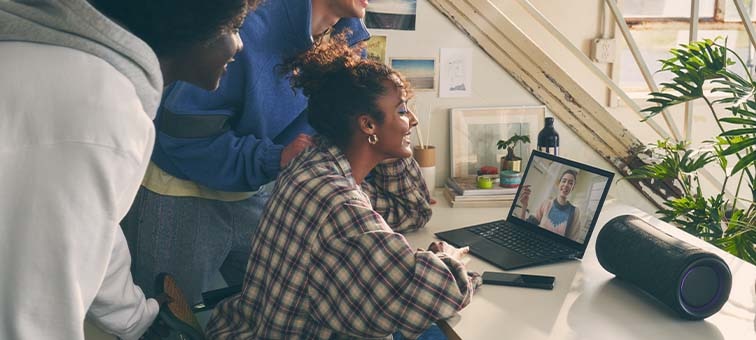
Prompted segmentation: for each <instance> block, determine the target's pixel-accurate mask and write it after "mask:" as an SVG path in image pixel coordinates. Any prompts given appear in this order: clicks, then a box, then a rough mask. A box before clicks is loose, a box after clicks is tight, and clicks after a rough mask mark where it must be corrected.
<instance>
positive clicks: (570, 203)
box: [509, 151, 614, 245]
mask: <svg viewBox="0 0 756 340" xmlns="http://www.w3.org/2000/svg"><path fill="white" fill-rule="evenodd" d="M613 176H614V174H613V173H611V172H608V171H605V170H601V169H598V168H594V167H591V166H588V165H586V164H581V163H577V162H573V161H570V160H567V159H563V158H559V157H555V156H552V155H549V154H545V153H542V152H538V151H533V153H532V154H531V156H530V161H529V162H528V166H527V169H526V170H525V173H524V175H523V179H522V184H521V185H520V189H519V190H518V191H517V195H516V197H515V201H514V204H513V205H512V208H511V209H510V211H509V218H510V219H511V218H515V219H520V220H523V221H525V222H527V223H530V224H534V225H537V226H539V227H541V228H543V229H545V230H548V231H550V232H552V233H555V234H558V235H561V236H564V237H567V238H569V239H570V240H572V241H574V242H577V243H579V244H581V245H584V243H585V241H586V240H587V239H588V238H589V237H590V232H591V231H592V230H593V226H594V225H595V223H596V220H597V218H598V216H597V215H598V211H597V210H598V209H600V207H601V206H602V205H603V201H604V199H605V198H606V193H607V191H608V189H609V185H610V184H611V180H612V178H613Z"/></svg>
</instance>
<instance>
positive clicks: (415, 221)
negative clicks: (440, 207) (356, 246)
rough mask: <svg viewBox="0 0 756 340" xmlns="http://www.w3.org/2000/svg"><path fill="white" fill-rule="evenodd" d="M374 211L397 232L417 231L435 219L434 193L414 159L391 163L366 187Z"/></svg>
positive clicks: (382, 166) (376, 172) (375, 172)
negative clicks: (426, 183)
mask: <svg viewBox="0 0 756 340" xmlns="http://www.w3.org/2000/svg"><path fill="white" fill-rule="evenodd" d="M362 190H363V191H365V193H367V195H368V197H370V202H371V203H372V204H373V209H375V211H377V212H378V213H379V214H380V215H381V216H383V218H384V220H385V221H386V223H388V225H389V226H391V228H393V230H395V231H399V232H405V231H412V230H417V229H419V228H422V227H423V226H425V224H426V223H428V220H430V218H431V214H432V210H431V207H430V192H429V191H428V187H427V186H426V185H425V180H424V179H423V176H422V173H421V172H420V166H419V165H418V164H417V162H416V161H415V159H414V158H412V157H409V158H400V159H396V160H391V161H387V162H384V163H381V164H378V166H376V167H375V169H373V172H372V177H371V178H368V179H366V180H365V181H363V183H362Z"/></svg>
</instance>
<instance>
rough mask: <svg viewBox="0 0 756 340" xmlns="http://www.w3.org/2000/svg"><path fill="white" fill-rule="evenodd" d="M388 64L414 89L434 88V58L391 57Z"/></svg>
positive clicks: (430, 89)
mask: <svg viewBox="0 0 756 340" xmlns="http://www.w3.org/2000/svg"><path fill="white" fill-rule="evenodd" d="M389 66H391V68H393V69H394V70H397V71H399V73H401V74H402V75H403V76H404V77H405V78H407V80H408V81H409V82H410V84H411V86H412V89H413V90H414V91H434V90H435V89H436V59H433V58H428V59H413V58H391V60H390V63H389Z"/></svg>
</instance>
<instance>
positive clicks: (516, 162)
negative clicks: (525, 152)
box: [496, 134, 530, 172]
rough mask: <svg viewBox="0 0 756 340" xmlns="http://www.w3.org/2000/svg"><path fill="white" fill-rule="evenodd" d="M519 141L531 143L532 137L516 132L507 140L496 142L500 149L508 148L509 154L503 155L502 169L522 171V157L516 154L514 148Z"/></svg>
mask: <svg viewBox="0 0 756 340" xmlns="http://www.w3.org/2000/svg"><path fill="white" fill-rule="evenodd" d="M517 143H530V137H528V136H520V135H517V134H515V135H514V136H512V137H509V139H507V140H500V141H498V142H496V146H497V147H498V148H499V150H501V149H507V155H506V156H504V157H501V170H510V171H514V172H520V169H521V168H522V159H521V158H520V157H517V156H515V154H514V148H515V147H516V146H517Z"/></svg>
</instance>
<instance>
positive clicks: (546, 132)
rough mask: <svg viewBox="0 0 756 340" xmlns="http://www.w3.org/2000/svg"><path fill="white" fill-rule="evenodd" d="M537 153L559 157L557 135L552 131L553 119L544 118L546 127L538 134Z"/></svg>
mask: <svg viewBox="0 0 756 340" xmlns="http://www.w3.org/2000/svg"><path fill="white" fill-rule="evenodd" d="M538 151H542V152H545V153H550V154H552V155H554V156H559V134H558V133H557V132H556V130H554V118H553V117H546V126H544V127H543V130H541V132H539V133H538Z"/></svg>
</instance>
